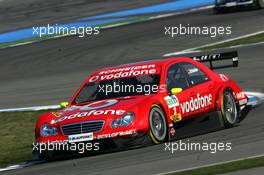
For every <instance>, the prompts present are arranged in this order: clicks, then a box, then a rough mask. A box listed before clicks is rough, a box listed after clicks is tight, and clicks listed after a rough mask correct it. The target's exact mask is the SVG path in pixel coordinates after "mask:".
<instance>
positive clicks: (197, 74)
mask: <svg viewBox="0 0 264 175" xmlns="http://www.w3.org/2000/svg"><path fill="white" fill-rule="evenodd" d="M181 66H182V68H183V69H184V71H185V72H186V74H187V75H188V79H189V81H190V86H194V85H197V84H200V83H203V82H206V81H208V80H209V78H208V77H207V76H206V75H205V73H204V72H203V71H201V70H200V69H199V68H198V67H196V66H195V65H193V64H190V63H181Z"/></svg>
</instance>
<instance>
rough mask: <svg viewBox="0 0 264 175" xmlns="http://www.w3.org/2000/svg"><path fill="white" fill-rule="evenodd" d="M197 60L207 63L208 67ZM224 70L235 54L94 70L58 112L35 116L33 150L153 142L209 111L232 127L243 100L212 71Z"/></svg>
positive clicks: (231, 84)
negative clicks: (61, 145) (63, 145)
mask: <svg viewBox="0 0 264 175" xmlns="http://www.w3.org/2000/svg"><path fill="white" fill-rule="evenodd" d="M224 60H225V61H230V60H231V61H230V62H232V64H229V65H222V66H218V67H214V66H215V65H214V64H215V62H221V61H223V62H224ZM200 62H208V63H209V67H208V66H205V65H204V64H202V63H200ZM230 66H231V67H236V66H238V55H237V53H236V52H227V53H221V54H211V55H204V56H198V57H192V58H184V57H180V58H168V59H160V60H151V61H145V62H139V63H133V64H126V65H120V66H117V67H109V68H104V69H101V70H99V71H96V72H94V73H93V74H92V75H91V76H89V77H88V78H87V79H86V80H85V81H84V83H83V84H82V85H81V86H80V88H79V89H78V90H77V92H76V93H75V94H74V96H73V98H72V100H71V101H70V102H69V103H67V104H66V103H63V104H62V106H64V107H65V108H64V109H62V110H60V111H58V112H53V113H46V114H44V115H41V116H40V117H39V119H38V122H37V124H36V129H35V139H36V143H35V145H34V147H36V148H39V147H40V144H47V143H50V142H52V143H55V142H56V143H58V142H63V143H66V144H73V143H88V142H89V143H96V142H98V143H100V144H102V145H103V146H104V145H107V144H110V143H111V144H112V145H115V146H118V147H119V146H122V145H126V144H127V145H129V144H128V143H130V144H132V145H133V144H134V143H144V141H146V140H150V141H152V142H153V143H155V144H158V143H162V142H165V141H168V140H169V139H170V138H171V136H173V135H177V129H175V128H176V126H177V125H179V124H180V123H183V122H184V121H188V120H192V119H194V118H198V117H201V116H205V115H210V114H211V113H217V114H218V116H219V115H220V117H221V118H222V119H223V122H224V125H225V126H226V127H232V126H234V125H236V124H237V123H239V122H240V121H241V118H242V116H243V112H244V111H245V109H247V102H248V98H247V96H246V95H245V94H244V92H243V91H242V90H241V89H240V88H239V87H238V86H237V84H236V83H235V82H234V81H232V80H230V79H229V78H228V77H227V76H226V75H223V74H218V73H216V72H214V71H212V69H217V68H224V67H230ZM138 140H140V141H139V142H138ZM136 141H137V142H136ZM93 146H94V145H93ZM45 148H47V147H45ZM37 150H38V151H39V149H37ZM49 152H50V150H49ZM41 155H42V156H43V155H44V153H43V152H42V153H41ZM45 155H46V152H45Z"/></svg>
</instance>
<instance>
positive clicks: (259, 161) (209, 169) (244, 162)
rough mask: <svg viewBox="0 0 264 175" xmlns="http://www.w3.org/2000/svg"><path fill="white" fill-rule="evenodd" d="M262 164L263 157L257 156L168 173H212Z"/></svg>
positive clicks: (263, 162) (193, 174)
mask: <svg viewBox="0 0 264 175" xmlns="http://www.w3.org/2000/svg"><path fill="white" fill-rule="evenodd" d="M262 166H264V157H258V158H252V159H245V160H240V161H234V162H230V163H225V164H221V165H215V166H210V167H206V168H198V169H194V170H189V171H182V172H178V173H171V174H170V175H214V174H221V173H228V172H234V171H238V170H244V169H250V168H255V167H262Z"/></svg>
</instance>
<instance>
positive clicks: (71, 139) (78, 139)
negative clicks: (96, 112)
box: [68, 132, 93, 143]
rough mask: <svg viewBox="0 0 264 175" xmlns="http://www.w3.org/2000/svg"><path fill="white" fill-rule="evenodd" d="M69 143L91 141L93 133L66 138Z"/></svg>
mask: <svg viewBox="0 0 264 175" xmlns="http://www.w3.org/2000/svg"><path fill="white" fill-rule="evenodd" d="M68 140H69V142H70V143H73V142H84V141H91V140H93V133H92V132H90V133H84V134H75V135H70V136H69V137H68Z"/></svg>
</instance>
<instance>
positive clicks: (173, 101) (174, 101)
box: [164, 95, 179, 108]
mask: <svg viewBox="0 0 264 175" xmlns="http://www.w3.org/2000/svg"><path fill="white" fill-rule="evenodd" d="M164 100H165V101H166V103H167V105H168V107H169V108H173V107H176V106H179V100H178V98H177V97H176V96H175V95H171V96H166V97H164Z"/></svg>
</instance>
